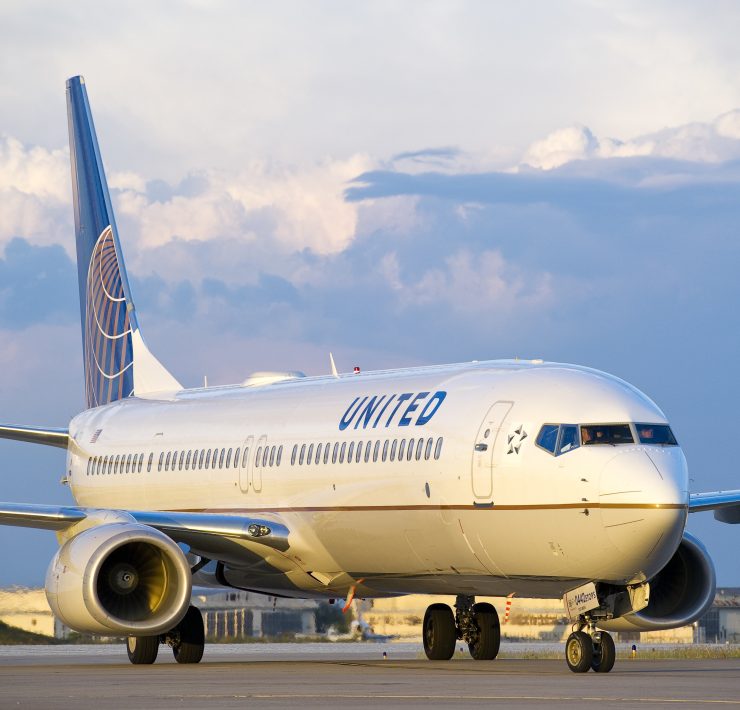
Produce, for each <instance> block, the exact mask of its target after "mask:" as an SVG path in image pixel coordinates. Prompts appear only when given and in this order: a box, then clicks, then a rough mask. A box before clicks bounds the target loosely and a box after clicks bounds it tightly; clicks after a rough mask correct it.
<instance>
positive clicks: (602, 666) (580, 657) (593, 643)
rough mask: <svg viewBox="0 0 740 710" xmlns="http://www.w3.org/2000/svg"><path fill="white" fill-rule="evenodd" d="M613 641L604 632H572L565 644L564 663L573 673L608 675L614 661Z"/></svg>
mask: <svg viewBox="0 0 740 710" xmlns="http://www.w3.org/2000/svg"><path fill="white" fill-rule="evenodd" d="M616 655H617V654H616V649H615V647H614V639H612V637H611V636H610V635H609V634H608V633H607V632H606V631H596V628H595V627H592V629H591V632H590V633H586V632H585V631H582V630H579V631H574V632H573V633H572V634H571V635H570V636H568V640H567V641H566V642H565V662H566V663H567V664H568V668H570V669H571V670H572V671H573V672H574V673H587V672H588V671H589V669H591V670H593V671H595V672H596V673H608V672H609V671H610V670H611V669H612V668H613V667H614V661H615V660H616Z"/></svg>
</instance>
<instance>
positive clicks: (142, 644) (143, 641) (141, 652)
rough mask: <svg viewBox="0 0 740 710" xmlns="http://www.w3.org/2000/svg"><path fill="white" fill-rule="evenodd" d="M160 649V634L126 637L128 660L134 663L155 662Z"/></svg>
mask: <svg viewBox="0 0 740 710" xmlns="http://www.w3.org/2000/svg"><path fill="white" fill-rule="evenodd" d="M158 651H159V636H129V637H128V639H126V652H127V653H128V660H129V661H131V663H133V664H134V665H137V666H138V665H144V664H148V663H154V661H156V660H157V652H158Z"/></svg>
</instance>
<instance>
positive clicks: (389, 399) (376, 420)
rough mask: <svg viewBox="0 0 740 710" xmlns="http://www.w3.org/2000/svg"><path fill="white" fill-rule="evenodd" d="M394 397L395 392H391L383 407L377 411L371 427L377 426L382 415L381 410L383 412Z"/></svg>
mask: <svg viewBox="0 0 740 710" xmlns="http://www.w3.org/2000/svg"><path fill="white" fill-rule="evenodd" d="M395 398H396V395H395V394H392V395H391V396H390V397H389V398H388V401H387V402H386V403H385V404H384V405H383V409H381V410H380V412H378V416H377V417H375V421H374V422H373V429H375V427H376V426H378V422H379V421H380V418H381V417H382V416H383V412H385V410H386V409H388V405H389V404H390V403H391V402H392V401H393V400H394V399H395Z"/></svg>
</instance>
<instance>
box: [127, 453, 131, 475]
mask: <svg viewBox="0 0 740 710" xmlns="http://www.w3.org/2000/svg"><path fill="white" fill-rule="evenodd" d="M126 473H131V454H129V455H128V456H127V457H126Z"/></svg>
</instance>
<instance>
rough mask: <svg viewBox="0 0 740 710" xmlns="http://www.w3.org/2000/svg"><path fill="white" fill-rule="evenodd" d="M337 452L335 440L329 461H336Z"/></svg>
mask: <svg viewBox="0 0 740 710" xmlns="http://www.w3.org/2000/svg"><path fill="white" fill-rule="evenodd" d="M338 453H339V444H338V443H337V442H335V443H334V448H333V449H332V452H331V462H332V463H336V462H337V454H338Z"/></svg>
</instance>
